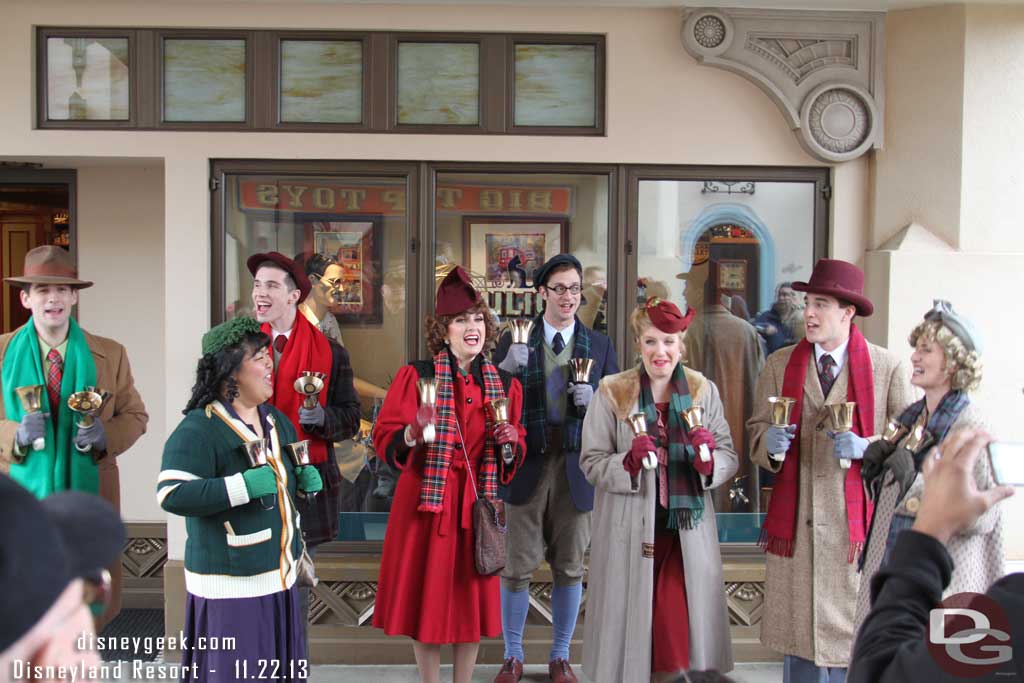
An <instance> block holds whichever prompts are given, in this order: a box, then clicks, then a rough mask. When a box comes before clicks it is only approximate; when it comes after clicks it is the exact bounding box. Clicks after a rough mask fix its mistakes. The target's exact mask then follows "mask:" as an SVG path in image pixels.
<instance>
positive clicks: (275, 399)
mask: <svg viewBox="0 0 1024 683" xmlns="http://www.w3.org/2000/svg"><path fill="white" fill-rule="evenodd" d="M246 265H247V266H248V267H249V272H250V273H252V275H253V287H252V303H253V309H254V310H255V311H256V320H258V321H259V322H260V323H262V327H263V332H265V333H266V334H267V335H268V336H269V337H270V339H271V346H272V348H273V351H274V395H273V396H272V397H271V399H270V402H271V403H272V404H273V405H274V407H276V408H277V409H278V410H280V411H281V412H283V413H284V414H285V415H287V416H288V419H290V420H291V421H292V424H294V425H296V427H297V431H298V432H299V438H303V439H309V441H310V443H309V454H310V460H311V462H312V464H313V466H314V467H316V469H317V471H318V472H319V473H320V478H321V479H322V480H323V482H324V488H323V491H322V492H321V493H320V494H319V495H317V496H315V497H314V498H312V500H310V499H309V498H300V499H299V500H298V501H297V505H298V508H299V514H300V515H301V517H302V536H303V538H304V539H305V540H306V545H307V548H308V549H309V550H310V553H311V554H312V553H313V550H314V549H315V548H316V546H317V545H319V544H321V543H324V542H327V541H330V540H332V539H333V538H335V537H336V536H337V535H338V524H339V522H338V509H339V506H340V486H341V484H340V482H341V474H340V472H339V471H338V465H337V461H336V460H335V455H334V442H335V441H343V440H345V439H349V438H351V437H352V435H353V434H355V433H356V431H357V430H358V429H359V396H358V395H357V394H356V390H355V388H354V387H353V384H352V377H353V374H352V365H351V363H350V362H349V356H348V351H346V350H345V348H344V347H342V346H340V345H339V344H337V343H336V342H334V341H332V340H330V339H328V338H327V337H326V336H324V334H323V333H322V332H321V331H320V330H319V329H317V328H316V327H315V326H314V325H313V324H312V323H310V322H309V320H308V319H307V318H306V316H304V315H299V314H298V306H299V304H300V303H302V301H303V300H304V299H305V298H306V297H307V296H308V295H309V290H310V281H309V277H307V276H306V273H305V271H304V270H303V269H302V268H301V267H300V266H299V265H298V264H297V263H296V262H295V261H293V260H292V259H290V258H288V257H287V256H285V255H283V254H280V253H278V252H276V251H272V252H269V253H266V254H254V255H253V256H250V257H249V260H248V261H247V262H246ZM303 372H321V373H323V374H324V375H325V377H324V388H323V391H321V392H320V395H319V396H318V402H317V405H316V406H315V407H313V408H303V407H302V396H300V395H299V394H298V392H296V391H295V389H294V388H293V384H294V383H295V380H296V379H297V378H298V377H299V376H300V375H301V374H302V373H303ZM302 593H303V601H304V602H305V600H306V599H307V594H308V591H306V590H303V591H302Z"/></svg>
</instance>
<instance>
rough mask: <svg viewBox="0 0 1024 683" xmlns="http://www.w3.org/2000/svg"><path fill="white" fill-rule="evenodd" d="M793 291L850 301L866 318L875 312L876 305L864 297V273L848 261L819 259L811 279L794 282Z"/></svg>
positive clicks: (858, 312) (859, 313)
mask: <svg viewBox="0 0 1024 683" xmlns="http://www.w3.org/2000/svg"><path fill="white" fill-rule="evenodd" d="M793 289H794V290H796V291H797V292H807V293H809V294H824V295H825V296H832V297H835V298H837V299H842V300H843V301H849V302H850V303H851V304H853V306H854V307H855V308H856V309H857V314H858V315H862V316H864V317H867V316H869V315H871V314H872V313H874V312H875V306H874V304H872V303H871V300H870V299H868V298H867V297H866V296H864V271H862V270H861V269H860V268H858V267H857V266H855V265H853V264H852V263H848V262H847V261H840V260H839V259H832V258H822V259H818V262H817V263H815V264H814V271H813V272H812V273H811V279H810V280H809V281H807V282H794V283H793Z"/></svg>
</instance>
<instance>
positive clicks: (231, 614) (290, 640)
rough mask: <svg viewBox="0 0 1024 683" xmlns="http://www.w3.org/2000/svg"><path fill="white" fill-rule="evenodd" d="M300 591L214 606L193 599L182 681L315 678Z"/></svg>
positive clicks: (187, 617)
mask: <svg viewBox="0 0 1024 683" xmlns="http://www.w3.org/2000/svg"><path fill="white" fill-rule="evenodd" d="M304 627H305V624H304V622H303V619H302V615H301V614H300V611H299V594H298V589H297V588H295V587H292V588H291V589H289V590H287V591H283V592H281V593H274V594H272V595H265V596H263V597H261V598H227V599H222V600H214V599H208V598H200V597H196V596H194V595H192V594H191V593H189V594H188V600H187V601H186V603H185V638H186V645H187V647H186V648H185V649H184V650H183V651H182V659H181V663H182V672H181V680H182V681H196V682H197V683H198V682H199V681H203V683H216V682H217V681H239V680H244V679H254V680H271V681H299V680H306V679H308V678H309V662H308V660H307V658H306V638H305V631H304Z"/></svg>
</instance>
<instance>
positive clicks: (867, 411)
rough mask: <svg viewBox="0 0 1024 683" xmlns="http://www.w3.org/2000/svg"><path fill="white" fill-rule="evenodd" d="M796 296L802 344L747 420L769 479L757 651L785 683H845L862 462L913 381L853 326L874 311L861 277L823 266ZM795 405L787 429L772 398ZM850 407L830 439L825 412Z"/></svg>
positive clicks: (763, 385) (767, 379) (842, 264)
mask: <svg viewBox="0 0 1024 683" xmlns="http://www.w3.org/2000/svg"><path fill="white" fill-rule="evenodd" d="M793 289H794V290H796V291H798V292H804V293H805V298H806V304H807V305H806V308H805V309H804V322H805V324H806V326H807V336H806V338H805V339H803V340H802V341H800V342H799V343H798V344H796V345H795V346H789V347H785V348H783V349H780V350H778V351H776V352H775V353H773V354H772V355H771V356H769V358H768V361H767V363H766V364H765V368H764V370H763V371H762V372H761V376H760V377H759V378H758V381H757V392H756V398H755V403H754V413H753V415H752V416H751V418H750V420H749V421H748V422H747V429H748V431H749V435H750V455H751V459H752V460H753V461H754V462H755V463H756V464H758V465H760V466H761V467H765V468H767V469H769V470H771V471H772V472H775V473H776V479H775V487H774V489H773V490H772V496H771V501H770V503H769V506H768V515H767V518H766V519H765V522H764V525H763V527H762V529H761V538H760V544H761V546H762V547H763V548H764V549H765V550H766V551H767V553H768V556H767V587H766V595H765V608H764V616H763V618H762V621H761V642H762V643H763V644H764V645H765V646H767V647H769V648H771V649H773V650H776V651H778V652H781V653H783V654H784V655H785V664H784V678H785V682H786V683H804V682H805V681H806V682H811V681H813V682H814V683H818V682H819V681H828V682H829V683H836V682H838V681H843V680H844V679H845V676H846V667H847V666H848V664H849V661H850V650H851V646H852V641H853V636H854V632H853V627H854V611H855V607H856V601H857V590H858V588H859V585H860V575H859V574H858V573H857V556H858V554H859V553H860V551H861V550H862V549H863V545H864V541H865V536H866V532H867V529H868V526H869V525H870V522H871V513H872V506H871V503H870V502H869V500H868V499H867V496H866V495H865V494H864V486H863V483H862V481H861V459H862V458H863V454H864V449H865V448H866V447H867V444H868V443H869V442H870V441H873V440H875V439H877V438H878V436H877V435H878V434H880V433H881V432H882V430H883V428H884V427H885V422H886V418H887V416H889V415H897V414H899V412H900V411H901V410H903V409H904V408H905V407H906V406H907V405H908V404H909V403H910V402H911V400H912V398H913V393H912V392H913V390H912V389H911V386H910V373H909V372H908V371H907V368H906V367H905V365H904V364H903V363H901V362H900V361H899V360H898V359H897V358H896V356H894V355H893V354H891V353H890V352H888V351H887V350H885V349H883V348H881V347H878V346H875V345H874V344H871V343H868V342H867V341H866V340H865V339H864V335H863V334H861V332H860V330H859V329H858V328H857V326H856V325H855V324H854V322H853V321H854V318H855V317H856V316H858V315H860V316H865V317H866V316H869V315H871V313H872V312H873V310H874V307H873V306H872V304H871V301H870V300H869V299H868V298H867V297H866V296H864V273H863V272H862V271H861V270H860V268H858V267H857V266H855V265H853V264H852V263H847V262H846V261H840V260H837V259H820V260H819V261H818V262H817V263H816V264H815V266H814V272H812V273H811V278H810V280H809V281H807V282H794V283H793ZM781 396H784V397H788V398H791V399H794V401H795V403H794V405H793V408H792V411H791V413H790V419H789V424H788V425H786V426H778V425H775V424H774V422H775V421H774V420H773V419H772V411H771V404H770V403H769V400H768V399H769V397H781ZM847 402H852V403H854V404H855V406H856V407H855V408H854V410H853V428H852V429H851V430H849V431H844V432H838V433H836V431H834V430H835V426H834V425H833V422H832V420H831V410H830V408H829V406H835V405H837V404H842V403H847Z"/></svg>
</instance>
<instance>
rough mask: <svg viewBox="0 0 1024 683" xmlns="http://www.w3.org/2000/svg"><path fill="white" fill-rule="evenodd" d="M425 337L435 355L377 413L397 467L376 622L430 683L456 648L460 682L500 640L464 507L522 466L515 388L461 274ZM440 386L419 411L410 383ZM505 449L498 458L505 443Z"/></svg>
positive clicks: (380, 450) (381, 449)
mask: <svg viewBox="0 0 1024 683" xmlns="http://www.w3.org/2000/svg"><path fill="white" fill-rule="evenodd" d="M434 310H435V314H434V315H433V316H429V317H428V318H427V320H426V326H425V334H426V336H427V343H428V346H429V348H430V350H431V352H432V353H434V354H435V355H434V357H433V359H431V360H428V361H417V362H414V363H411V364H410V365H407V366H405V367H403V368H402V369H401V370H399V372H398V374H397V376H396V377H395V379H394V382H392V384H391V387H390V388H389V389H388V393H387V396H386V397H385V399H384V406H383V407H382V408H381V411H380V414H379V415H378V417H377V423H376V426H375V427H374V431H373V443H374V447H375V449H376V451H377V454H378V457H384V458H385V459H386V460H387V462H388V464H389V465H391V466H392V467H394V468H396V469H398V470H401V471H402V475H401V476H400V477H399V480H398V487H397V490H396V491H395V500H394V504H393V505H392V507H391V515H390V517H389V519H388V528H387V533H386V534H385V536H384V555H383V557H382V558H381V566H380V577H379V579H378V584H377V602H376V606H375V608H374V613H373V625H374V626H377V627H379V628H382V629H384V632H385V633H387V634H388V635H405V636H409V637H411V638H412V639H413V650H414V652H415V654H416V664H417V666H418V668H419V673H420V680H421V681H423V683H436V681H437V680H438V676H439V674H440V666H441V645H443V644H447V643H451V644H452V646H453V650H454V656H453V662H454V669H455V672H454V683H469V682H470V679H471V678H472V676H473V667H474V665H475V664H476V655H477V650H478V649H479V647H480V638H481V637H485V636H486V637H492V638H493V637H497V636H498V635H499V634H500V633H501V601H500V597H499V583H498V582H499V579H498V577H497V576H481V575H480V574H478V573H477V571H476V565H475V563H474V560H473V519H472V507H473V502H474V501H475V500H476V497H477V496H478V495H479V496H487V497H488V498H494V499H496V498H497V486H498V482H499V480H500V481H501V482H502V483H507V482H508V481H510V480H511V478H512V475H513V474H514V473H515V469H516V467H518V465H519V463H521V462H522V458H523V453H524V450H523V444H524V441H525V436H526V431H525V430H524V429H523V428H522V427H521V426H520V424H519V418H520V415H521V414H522V405H523V390H522V387H521V386H520V384H519V381H518V380H516V379H514V378H512V377H511V376H510V375H508V374H507V373H505V372H504V371H503V370H499V369H498V368H496V367H495V366H494V365H493V364H492V363H491V362H490V360H488V359H487V358H486V357H485V356H484V354H483V351H484V349H487V348H490V346H491V345H492V344H493V342H494V339H495V337H496V336H497V329H496V325H495V323H494V319H493V317H492V316H491V314H490V311H489V310H488V308H487V304H486V303H484V302H483V300H482V299H481V297H480V295H479V294H478V293H477V291H476V290H475V289H473V286H472V284H471V283H470V280H469V277H468V276H467V274H466V272H465V271H464V270H463V269H462V268H455V270H453V271H452V272H451V273H449V274H448V276H447V277H446V278H445V279H444V280H443V281H442V282H441V286H440V287H439V288H438V291H437V302H436V305H435V307H434ZM429 377H433V378H434V379H435V380H437V401H436V404H435V406H434V407H431V406H428V405H420V401H419V392H418V390H417V380H419V379H421V378H429ZM499 398H508V400H509V410H508V413H509V419H510V420H511V422H508V423H504V424H500V425H496V424H495V423H494V421H493V420H492V419H491V418H490V417H488V415H487V412H486V411H485V410H484V406H485V405H486V403H487V402H488V401H491V400H495V399H499ZM504 444H510V445H511V446H512V449H511V453H512V455H511V459H510V460H509V461H507V462H506V460H505V457H503V455H502V451H503V449H502V446H503V445H504Z"/></svg>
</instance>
